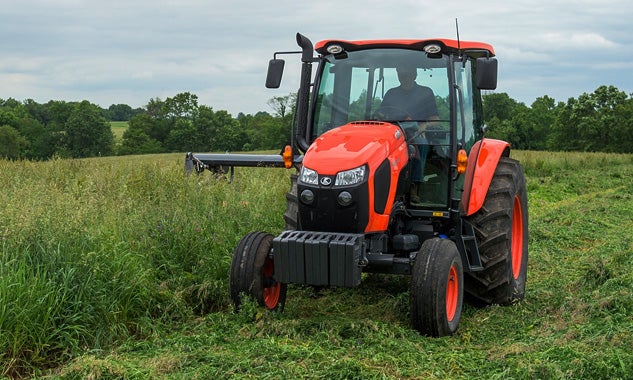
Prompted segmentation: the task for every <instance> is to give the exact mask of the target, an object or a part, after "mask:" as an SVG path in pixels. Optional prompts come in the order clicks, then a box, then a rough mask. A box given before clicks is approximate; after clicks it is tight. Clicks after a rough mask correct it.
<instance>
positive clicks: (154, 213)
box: [0, 152, 633, 379]
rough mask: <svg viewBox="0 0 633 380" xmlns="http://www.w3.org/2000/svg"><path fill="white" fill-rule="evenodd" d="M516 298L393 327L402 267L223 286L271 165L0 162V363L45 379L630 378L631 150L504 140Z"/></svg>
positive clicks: (149, 160) (279, 210)
mask: <svg viewBox="0 0 633 380" xmlns="http://www.w3.org/2000/svg"><path fill="white" fill-rule="evenodd" d="M513 155H514V157H515V158H518V159H519V160H521V161H522V162H523V164H524V166H525V170H526V175H527V180H528V193H529V211H530V251H529V252H530V253H529V254H530V261H529V271H528V284H527V292H526V298H525V300H524V301H523V302H521V303H519V304H517V305H514V306H511V307H498V306H493V307H488V308H484V309H479V308H475V307H473V306H470V305H466V306H465V308H464V311H463V315H462V320H461V324H460V328H459V330H458V332H457V333H456V335H454V336H452V337H445V338H439V339H433V338H427V337H423V336H420V335H419V334H417V333H416V332H415V331H414V330H412V329H411V328H410V327H409V324H408V315H407V312H408V302H409V295H408V287H409V279H408V278H407V277H389V276H368V277H366V278H365V280H364V281H363V283H362V284H361V286H359V287H357V288H354V289H330V290H324V291H322V292H321V293H320V294H315V293H314V292H313V291H312V290H311V289H307V288H303V287H297V286H291V287H290V288H289V292H288V300H287V303H286V309H285V311H284V312H283V313H274V314H273V313H268V312H264V311H262V310H260V309H259V308H257V307H256V306H255V305H253V304H250V303H247V304H246V305H245V307H243V308H242V310H241V311H240V312H239V313H235V312H233V311H232V308H231V307H230V305H229V300H228V271H229V267H230V260H231V253H232V250H233V248H234V247H235V245H236V244H237V242H238V241H239V239H240V238H241V236H243V235H244V234H246V233H248V232H250V231H253V230H263V231H268V232H270V233H273V234H276V233H279V232H280V231H281V230H282V228H283V220H282V217H281V215H282V214H283V210H284V208H285V198H284V193H285V192H286V191H287V188H288V183H289V182H288V177H289V172H287V171H283V170H281V169H256V168H253V169H240V168H238V169H236V177H235V180H234V181H233V182H232V183H227V182H226V181H224V180H218V179H215V178H213V177H212V176H210V175H209V174H208V173H206V174H205V175H204V176H200V177H198V176H191V177H186V176H185V175H184V173H183V172H184V170H183V158H184V157H182V155H155V156H151V155H148V156H135V157H107V158H100V159H86V160H53V161H48V162H39V163H34V162H25V161H18V162H8V161H0V188H1V189H2V191H1V192H0V203H1V204H2V205H3V207H2V208H1V209H0V265H1V266H0V300H2V301H1V302H2V304H0V363H1V365H2V366H1V368H2V372H1V373H0V374H1V375H3V376H7V377H18V376H30V377H36V378H61V379H84V378H100V379H120V378H126V379H146V378H183V379H184V378H186V379H198V378H199V379H209V378H258V379H259V378H274V379H279V378H282V379H283V378H289V379H290V378H319V379H390V378H394V379H395V378H412V379H446V378H456V379H461V378H466V379H469V378H485V379H513V378H514V379H524V378H528V379H532V378H546V379H549V378H554V379H568V378H580V379H586V378H591V379H594V378H595V379H598V378H608V379H617V378H620V379H628V378H633V352H632V350H631V347H633V334H631V333H632V332H633V265H631V263H632V262H633V237H632V236H633V235H632V234H631V233H630V231H631V230H632V229H633V218H632V215H633V162H632V161H633V156H631V155H610V154H577V153H545V152H538V153H537V152H514V153H513Z"/></svg>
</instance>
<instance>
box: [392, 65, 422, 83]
mask: <svg viewBox="0 0 633 380" xmlns="http://www.w3.org/2000/svg"><path fill="white" fill-rule="evenodd" d="M396 72H397V73H398V80H399V81H400V84H402V85H403V86H411V85H413V83H414V82H415V78H417V76H418V72H417V69H416V68H415V66H414V65H411V64H401V65H399V66H398V67H396Z"/></svg>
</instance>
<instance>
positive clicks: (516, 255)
mask: <svg viewBox="0 0 633 380" xmlns="http://www.w3.org/2000/svg"><path fill="white" fill-rule="evenodd" d="M511 249H512V275H513V276H514V279H515V280H516V279H518V278H519V275H520V274H521V264H522V262H523V209H522V207H521V199H519V196H518V195H517V196H515V197H514V210H513V211H512V247H511Z"/></svg>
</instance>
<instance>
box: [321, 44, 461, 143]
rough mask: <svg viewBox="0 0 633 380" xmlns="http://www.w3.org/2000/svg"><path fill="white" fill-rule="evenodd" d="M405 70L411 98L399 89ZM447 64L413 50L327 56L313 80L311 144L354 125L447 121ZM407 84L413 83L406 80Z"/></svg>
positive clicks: (373, 51) (444, 59)
mask: <svg viewBox="0 0 633 380" xmlns="http://www.w3.org/2000/svg"><path fill="white" fill-rule="evenodd" d="M404 70H408V73H407V74H408V77H407V78H412V77H413V82H414V86H415V87H414V92H413V93H412V94H413V95H421V96H422V100H421V101H419V102H417V103H416V101H415V100H414V98H413V96H407V94H408V92H407V91H406V90H407V89H406V88H403V86H404V85H403V82H402V79H403V78H404V76H403V75H404V74H403V72H404ZM448 72H449V68H448V59H447V57H445V56H440V57H433V58H430V57H427V54H426V53H424V52H421V51H416V50H405V49H370V50H361V51H353V52H349V53H347V55H346V56H345V57H343V58H337V57H334V56H328V57H325V59H324V64H323V65H322V66H321V72H320V73H321V74H320V77H318V78H317V85H318V88H317V92H316V99H315V101H316V104H315V108H314V109H315V112H314V114H313V115H312V133H311V137H312V139H314V138H316V137H318V136H319V135H321V134H322V133H324V132H326V131H328V130H330V129H332V128H336V127H338V126H341V125H344V124H347V123H349V122H354V121H363V120H385V121H390V122H395V123H399V122H410V121H418V122H425V121H428V120H429V119H433V120H444V121H448V120H449V109H448V97H449V85H448V83H449V81H448ZM409 82H411V81H409Z"/></svg>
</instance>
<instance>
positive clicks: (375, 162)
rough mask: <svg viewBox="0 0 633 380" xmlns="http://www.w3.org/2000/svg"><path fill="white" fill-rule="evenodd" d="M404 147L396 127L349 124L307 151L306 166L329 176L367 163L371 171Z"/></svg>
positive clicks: (372, 123) (325, 135)
mask: <svg viewBox="0 0 633 380" xmlns="http://www.w3.org/2000/svg"><path fill="white" fill-rule="evenodd" d="M402 144H405V139H404V134H403V133H402V130H401V129H400V128H399V127H397V126H395V125H393V124H390V123H385V122H372V121H364V122H353V123H348V124H345V125H343V126H341V127H338V128H334V129H332V130H330V131H328V132H325V133H324V134H322V135H321V136H319V137H318V138H317V139H316V140H315V141H314V142H313V143H312V145H310V148H308V150H307V151H306V153H305V155H304V158H303V165H305V166H306V167H308V168H310V169H312V170H316V171H317V172H318V173H319V174H328V175H333V174H336V173H337V172H340V171H342V170H348V169H353V168H357V167H359V166H361V165H363V164H369V168H370V171H371V170H375V169H376V168H377V167H378V166H379V165H380V164H381V163H382V162H383V161H384V160H385V158H387V157H388V156H389V155H390V154H391V153H392V152H393V151H394V150H396V149H397V148H398V147H400V146H401V145H402Z"/></svg>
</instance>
